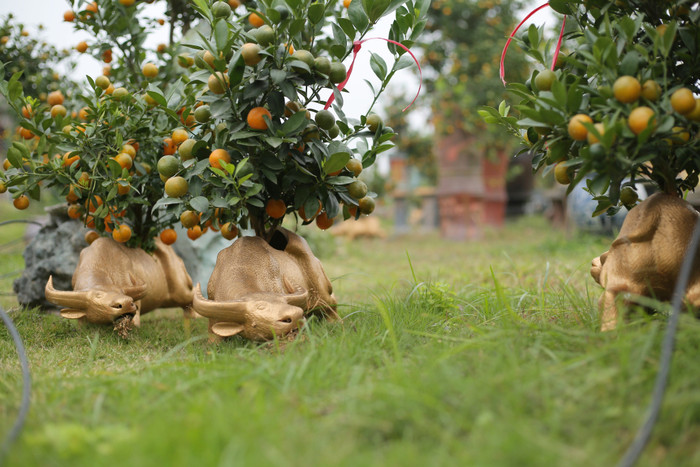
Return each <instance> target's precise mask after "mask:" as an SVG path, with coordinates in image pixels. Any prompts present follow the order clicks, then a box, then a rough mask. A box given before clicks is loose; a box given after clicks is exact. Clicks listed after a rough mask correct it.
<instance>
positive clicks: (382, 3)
mask: <svg viewBox="0 0 700 467" xmlns="http://www.w3.org/2000/svg"><path fill="white" fill-rule="evenodd" d="M353 3H355V2H353ZM357 3H359V2H357ZM390 3H391V0H362V7H363V8H364V10H365V13H367V16H368V17H369V20H370V21H371V22H373V23H374V22H375V21H377V20H378V19H379V18H381V17H382V16H383V15H384V13H385V12H386V10H387V8H389V4H390ZM350 5H351V6H352V3H351V4H350Z"/></svg>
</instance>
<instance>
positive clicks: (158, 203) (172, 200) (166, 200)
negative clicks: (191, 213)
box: [153, 198, 183, 211]
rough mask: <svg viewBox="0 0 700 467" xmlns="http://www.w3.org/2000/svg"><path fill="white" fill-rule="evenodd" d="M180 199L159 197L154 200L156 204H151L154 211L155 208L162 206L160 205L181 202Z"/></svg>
mask: <svg viewBox="0 0 700 467" xmlns="http://www.w3.org/2000/svg"><path fill="white" fill-rule="evenodd" d="M182 202H183V201H182V200H181V199H180V198H161V199H159V200H158V201H156V204H154V205H153V210H154V211H155V210H156V209H158V208H160V207H162V206H170V205H172V204H182Z"/></svg>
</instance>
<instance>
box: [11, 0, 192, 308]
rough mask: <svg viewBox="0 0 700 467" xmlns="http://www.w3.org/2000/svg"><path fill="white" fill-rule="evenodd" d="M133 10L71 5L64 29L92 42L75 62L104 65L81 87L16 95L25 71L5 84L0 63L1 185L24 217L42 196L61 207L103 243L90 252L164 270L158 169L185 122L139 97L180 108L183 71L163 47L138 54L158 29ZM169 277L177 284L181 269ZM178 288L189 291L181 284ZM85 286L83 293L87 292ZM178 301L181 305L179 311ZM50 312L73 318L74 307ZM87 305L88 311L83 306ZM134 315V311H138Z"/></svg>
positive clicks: (166, 239)
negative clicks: (9, 137)
mask: <svg viewBox="0 0 700 467" xmlns="http://www.w3.org/2000/svg"><path fill="white" fill-rule="evenodd" d="M133 3H134V2H131V4H129V2H123V1H102V2H100V3H99V6H98V4H97V3H95V2H92V3H90V2H85V1H75V2H73V9H71V10H68V11H66V13H65V14H64V21H67V22H72V23H73V24H74V27H75V28H76V29H79V30H85V31H88V32H90V33H91V34H92V39H90V40H88V41H81V42H78V43H77V44H76V46H75V50H74V51H73V54H75V55H77V54H91V55H93V56H94V57H95V58H96V59H98V60H100V61H101V62H104V64H105V67H104V69H103V74H102V75H100V76H96V77H88V78H87V79H86V81H84V82H82V83H79V84H77V85H76V84H75V83H72V82H71V81H70V80H68V79H64V80H63V81H59V80H58V78H57V77H54V79H55V80H56V82H54V83H53V86H55V89H53V90H51V91H50V92H48V93H39V94H38V95H33V91H34V89H33V88H28V87H27V86H23V85H22V82H23V79H24V78H23V76H22V71H17V70H14V72H13V73H11V74H9V73H8V75H5V72H6V71H8V72H9V71H12V69H13V67H14V66H16V63H15V62H14V60H13V61H11V62H9V63H6V64H2V63H0V68H1V69H2V72H0V75H2V76H5V78H3V80H2V81H1V82H0V93H2V94H3V95H4V96H5V98H6V100H7V102H8V105H9V106H10V107H11V108H12V109H13V110H14V112H15V114H16V117H17V119H18V123H19V124H18V132H17V135H16V136H15V137H14V138H13V139H14V140H13V141H12V142H11V146H10V147H9V148H8V150H7V157H6V159H5V161H4V166H3V171H2V172H1V173H0V183H1V184H2V186H3V189H8V190H9V192H10V194H11V196H12V198H13V203H14V205H15V207H16V208H17V209H25V208H26V207H27V206H28V205H29V203H30V202H31V201H30V200H32V199H33V200H39V199H40V198H41V194H42V191H50V192H52V194H54V195H58V196H61V197H65V199H66V210H67V213H68V216H69V217H71V218H74V219H80V220H82V222H83V223H84V225H85V226H87V227H88V228H90V229H92V230H91V231H90V232H89V233H88V235H87V236H86V240H87V241H88V243H92V242H93V241H94V240H95V239H96V238H98V237H100V236H105V237H108V238H110V242H104V241H101V242H98V243H96V244H93V246H91V248H92V249H96V248H97V249H104V250H105V251H117V250H115V246H114V245H113V243H115V242H116V243H120V244H123V245H124V246H125V247H127V248H129V249H140V250H143V252H146V253H151V256H150V257H149V258H150V261H151V262H157V263H159V264H160V263H163V261H161V260H156V259H155V258H157V257H162V258H169V259H168V261H166V262H171V261H170V260H171V259H172V258H173V257H174V253H173V252H172V251H171V247H170V246H169V245H171V244H172V243H173V242H174V241H175V238H176V234H175V231H174V230H172V229H171V228H169V227H170V226H172V225H173V223H174V220H172V219H169V218H167V217H166V216H164V215H162V213H160V212H158V211H157V210H156V209H154V205H155V203H156V202H157V201H158V200H159V199H160V198H161V197H162V196H163V182H162V181H161V180H160V176H159V175H158V172H157V171H156V170H155V167H156V164H157V162H158V159H159V157H160V156H161V155H162V153H163V151H166V152H168V151H174V147H175V146H174V143H173V142H172V139H171V136H175V137H177V135H181V134H182V133H183V132H184V130H179V131H177V132H173V131H172V128H173V126H174V125H176V124H179V125H181V126H182V127H185V126H186V125H187V124H191V121H190V122H188V121H186V120H184V119H181V117H180V115H178V114H177V113H176V112H175V111H173V110H170V109H168V108H167V107H162V106H157V105H156V102H155V101H154V100H152V99H151V97H150V96H149V95H148V94H147V92H146V88H147V87H148V86H149V85H154V83H158V85H159V86H161V88H162V89H166V90H167V92H168V93H169V95H170V96H172V101H171V103H172V105H173V107H174V108H177V105H178V104H179V103H180V101H181V100H184V98H183V97H182V96H181V91H182V89H183V87H182V85H181V84H178V83H179V82H178V81H175V82H174V84H168V83H170V82H171V81H172V78H173V76H179V75H181V74H182V71H180V70H184V69H183V68H182V67H181V66H179V65H178V63H179V62H178V61H177V60H175V59H173V58H172V57H171V55H170V53H169V52H168V51H169V50H172V48H170V47H168V46H165V45H163V46H158V49H157V50H155V51H149V50H146V49H145V48H144V47H143V46H142V44H143V42H144V41H145V39H146V38H147V36H148V34H149V32H150V30H151V29H152V28H153V27H154V24H155V27H160V24H159V23H158V22H156V20H154V19H152V18H146V17H145V16H144V15H143V14H142V9H141V7H140V5H135V4H133ZM190 10H191V9H190ZM161 21H162V20H161ZM163 22H164V21H163ZM29 79H30V81H31V77H29ZM110 243H111V244H110ZM105 245H106V246H105ZM153 253H156V256H153ZM128 254H131V255H136V256H138V253H128ZM143 254H144V255H145V253H143ZM98 256H99V255H98ZM145 256H148V255H145ZM106 264H109V261H108V260H107V262H106ZM112 266H113V267H116V266H115V265H114V264H112ZM161 266H163V267H165V268H166V269H167V266H164V265H162V264H160V266H159V267H158V268H156V269H158V270H159V271H160V270H162V269H163V267H161ZM173 267H175V268H176V269H177V270H178V274H180V269H181V264H177V265H174V266H173ZM182 272H184V269H183V270H182ZM82 273H83V275H85V274H84V273H85V271H82ZM184 274H186V272H184ZM80 275H81V271H76V273H75V274H74V275H73V284H74V285H75V280H76V277H78V276H80ZM122 276H123V278H124V280H123V281H122V282H124V281H126V282H127V283H125V284H121V283H120V284H117V285H118V286H119V287H120V288H125V287H126V288H129V287H133V286H134V284H133V283H131V278H130V277H129V276H128V275H126V274H124V275H122ZM137 276H138V274H137ZM45 279H48V277H47V278H45ZM181 282H182V283H183V284H186V283H187V280H183V281H181ZM87 283H88V288H89V284H90V283H91V282H90V281H87ZM93 285H94V284H93ZM185 288H187V286H186V285H185ZM187 293H189V296H190V301H191V295H192V284H191V283H190V284H189V292H187V291H185V292H184V295H185V296H186V295H187ZM65 295H66V294H63V295H61V297H63V296H65ZM53 296H56V297H58V296H59V295H58V294H57V293H54V294H53ZM141 298H143V297H141ZM152 298H153V297H151V299H152ZM73 301H74V300H73ZM139 301H140V302H142V301H143V300H141V299H140V300H139ZM184 301H186V300H184ZM184 301H183V300H180V302H182V303H180V304H181V305H183V306H184V305H186V303H184ZM55 303H57V304H59V305H62V306H69V307H70V308H76V307H75V306H74V305H75V304H74V303H72V302H71V305H67V304H66V303H63V302H62V301H61V300H57V301H55ZM89 303H90V302H88V301H86V306H88V305H89ZM93 308H94V307H93ZM137 308H138V309H139V310H140V309H141V307H140V305H138V306H137ZM151 308H152V307H151ZM69 311H70V310H69ZM89 311H90V310H89ZM92 311H94V310H92ZM124 313H127V310H126V309H125V310H124ZM64 315H65V316H68V315H70V316H76V314H75V313H73V314H71V313H66V314H64ZM87 316H88V318H89V317H90V313H89V312H88V313H87ZM119 316H121V314H120V312H117V313H114V314H113V316H112V319H116V318H118V317H119ZM88 320H89V319H88Z"/></svg>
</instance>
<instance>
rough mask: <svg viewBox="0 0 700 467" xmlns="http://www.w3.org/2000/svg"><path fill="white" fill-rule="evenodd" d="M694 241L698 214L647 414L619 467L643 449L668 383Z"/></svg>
mask: <svg viewBox="0 0 700 467" xmlns="http://www.w3.org/2000/svg"><path fill="white" fill-rule="evenodd" d="M698 243H700V217H698V221H697V222H696V223H695V229H694V230H693V237H692V238H691V240H690V244H689V245H688V249H687V250H686V251H685V257H684V258H683V264H681V271H680V273H679V274H678V280H677V281H676V287H675V289H674V290H673V298H672V300H671V315H670V316H669V318H668V327H667V328H666V334H665V335H664V340H663V343H662V346H661V358H660V359H659V372H658V373H657V375H656V383H655V384H654V392H653V394H652V397H651V403H650V404H649V409H648V410H647V418H646V420H645V421H644V424H643V425H642V426H641V427H640V428H639V431H637V435H636V436H635V437H634V441H632V444H631V445H630V447H629V448H628V449H627V452H626V453H625V456H624V457H623V458H622V460H621V461H620V464H619V466H620V467H631V466H633V465H634V464H635V463H636V462H637V460H638V459H639V456H640V455H641V454H642V451H644V448H645V447H646V445H647V443H648V442H649V438H650V437H651V432H652V430H653V429H654V425H655V424H656V421H657V420H658V418H659V412H660V411H661V403H662V402H663V399H664V394H665V392H666V385H667V384H668V375H669V372H670V371H671V360H672V359H673V351H674V348H675V346H676V331H677V330H678V320H679V318H680V314H681V306H682V305H683V299H684V298H685V291H686V289H687V288H688V280H689V279H690V273H691V272H692V270H693V263H694V262H695V254H696V253H697V251H698Z"/></svg>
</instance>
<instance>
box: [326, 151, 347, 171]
mask: <svg viewBox="0 0 700 467" xmlns="http://www.w3.org/2000/svg"><path fill="white" fill-rule="evenodd" d="M349 160H350V154H349V153H347V152H336V153H335V154H331V156H330V157H329V158H328V160H326V162H325V164H323V173H324V174H326V175H328V174H330V173H333V172H337V171H338V170H341V169H342V168H343V167H345V164H347V163H348V161H349Z"/></svg>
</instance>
